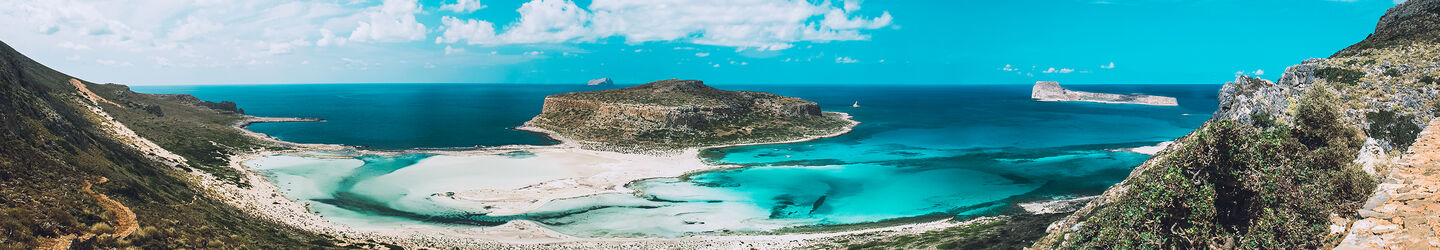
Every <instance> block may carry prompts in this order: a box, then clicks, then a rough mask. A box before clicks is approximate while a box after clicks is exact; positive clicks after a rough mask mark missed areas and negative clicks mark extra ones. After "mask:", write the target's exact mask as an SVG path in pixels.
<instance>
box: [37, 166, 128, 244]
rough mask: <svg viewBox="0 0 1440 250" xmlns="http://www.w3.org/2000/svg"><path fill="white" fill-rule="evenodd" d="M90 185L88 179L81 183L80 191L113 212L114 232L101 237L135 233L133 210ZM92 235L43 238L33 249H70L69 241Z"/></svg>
mask: <svg viewBox="0 0 1440 250" xmlns="http://www.w3.org/2000/svg"><path fill="white" fill-rule="evenodd" d="M106 181H109V179H106V178H105V177H100V180H99V181H96V182H97V183H102V184H103V183H105V182H106ZM90 187H91V185H90V181H85V184H83V185H81V186H80V191H83V192H85V194H88V195H90V197H91V198H95V201H96V202H99V203H100V206H101V207H104V208H105V210H109V211H110V213H112V214H115V221H113V222H114V224H115V232H114V233H110V234H105V235H101V237H111V238H116V239H124V238H125V237H129V236H130V234H131V233H135V229H136V228H140V222H139V221H136V220H135V212H132V211H130V208H128V207H125V205H123V204H120V202H118V201H115V200H111V199H110V197H107V196H105V194H101V193H96V192H95V191H94V190H90ZM93 237H95V234H92V233H86V234H85V235H82V236H76V235H74V234H70V235H65V236H60V237H59V238H45V239H40V244H39V246H36V247H35V249H37V250H64V249H70V244H71V243H74V242H75V240H81V241H84V240H89V239H90V238H93Z"/></svg>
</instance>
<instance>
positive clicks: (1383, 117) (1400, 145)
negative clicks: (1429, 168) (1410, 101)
mask: <svg viewBox="0 0 1440 250" xmlns="http://www.w3.org/2000/svg"><path fill="white" fill-rule="evenodd" d="M1365 121H1366V122H1369V123H1370V126H1369V127H1368V128H1366V129H1365V132H1366V133H1369V134H1370V137H1374V138H1376V139H1381V140H1385V141H1387V142H1390V146H1393V147H1395V148H1396V149H1399V150H1401V151H1404V150H1406V149H1409V148H1410V144H1414V143H1415V138H1416V137H1419V136H1420V125H1419V124H1415V122H1414V121H1415V116H1412V115H1406V114H1400V113H1396V112H1395V111H1392V110H1381V111H1376V112H1371V113H1368V114H1365Z"/></svg>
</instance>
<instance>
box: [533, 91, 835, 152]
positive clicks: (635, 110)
mask: <svg viewBox="0 0 1440 250" xmlns="http://www.w3.org/2000/svg"><path fill="white" fill-rule="evenodd" d="M852 124H853V122H852V121H850V120H849V119H848V117H847V116H846V115H844V114H842V113H832V112H821V111H820V105H818V104H816V103H815V102H812V101H806V100H803V99H800V98H794V97H786V96H780V95H775V94H770V93H762V92H750V91H726V90H719V89H715V88H711V87H710V86H706V85H705V84H704V83H703V82H701V81H695V80H677V79H671V80H663V81H657V82H651V83H647V84H644V85H640V86H635V87H629V88H622V89H612V90H601V91H589V92H575V93H566V94H559V95H551V96H547V97H545V104H544V107H543V108H542V111H541V113H540V115H538V116H535V118H534V119H532V120H530V121H529V122H527V123H526V125H527V127H528V128H529V129H531V130H535V128H538V129H540V130H542V131H546V132H554V135H557V136H559V137H563V138H565V139H572V140H577V142H578V143H579V144H581V146H583V147H586V148H592V149H601V150H610V151H619V152H639V153H655V152H667V151H678V150H683V149H687V148H697V147H710V146H719V145H730V144H746V143H773V142H783V141H791V140H798V139H805V138H813V137H815V136H821V135H829V134H836V133H840V132H843V131H845V130H846V129H847V128H849V127H850V126H851V125H852Z"/></svg>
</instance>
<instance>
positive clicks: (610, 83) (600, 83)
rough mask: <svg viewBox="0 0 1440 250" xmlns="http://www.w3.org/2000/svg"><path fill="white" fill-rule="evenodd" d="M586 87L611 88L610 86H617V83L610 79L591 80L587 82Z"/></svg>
mask: <svg viewBox="0 0 1440 250" xmlns="http://www.w3.org/2000/svg"><path fill="white" fill-rule="evenodd" d="M585 85H590V86H601V87H609V86H615V82H614V81H610V78H600V79H595V80H590V81H589V82H585Z"/></svg>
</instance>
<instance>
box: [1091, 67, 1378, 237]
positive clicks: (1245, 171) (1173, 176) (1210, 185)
mask: <svg viewBox="0 0 1440 250" xmlns="http://www.w3.org/2000/svg"><path fill="white" fill-rule="evenodd" d="M1336 99H1337V98H1336V97H1335V95H1334V94H1333V93H1330V91H1329V90H1326V89H1325V88H1316V89H1314V90H1312V91H1309V92H1307V93H1305V95H1304V96H1303V97H1302V98H1301V101H1300V104H1299V105H1300V107H1299V108H1298V110H1299V112H1298V114H1299V115H1298V116H1297V117H1296V126H1295V127H1294V128H1291V127H1288V126H1286V125H1273V127H1271V128H1268V129H1262V128H1257V127H1255V126H1250V125H1243V124H1237V123H1234V122H1231V121H1218V122H1211V123H1209V124H1207V125H1206V126H1205V127H1203V128H1201V129H1200V130H1198V131H1197V132H1196V133H1195V134H1193V135H1191V136H1188V137H1186V138H1184V139H1182V140H1181V142H1180V143H1179V144H1178V145H1180V148H1179V149H1178V151H1177V152H1175V153H1172V154H1166V155H1163V156H1160V157H1165V158H1163V160H1161V161H1159V162H1158V163H1157V164H1155V165H1153V166H1152V167H1150V168H1148V169H1143V170H1142V171H1143V172H1141V173H1139V174H1138V175H1137V176H1133V177H1131V179H1130V180H1128V181H1127V183H1130V186H1129V187H1128V192H1126V193H1125V194H1124V195H1123V196H1122V197H1120V198H1119V199H1118V200H1117V201H1115V202H1113V203H1110V204H1106V205H1105V206H1102V207H1099V208H1097V209H1095V210H1094V213H1092V214H1091V215H1090V216H1089V217H1087V218H1084V220H1083V222H1084V223H1083V224H1082V225H1083V226H1082V227H1081V228H1080V230H1078V231H1076V232H1073V233H1071V234H1070V235H1067V236H1068V237H1073V238H1071V239H1069V240H1068V241H1067V242H1066V243H1068V244H1067V245H1065V246H1064V247H1070V248H1115V247H1125V246H1141V247H1143V248H1185V249H1195V248H1206V247H1221V248H1237V247H1238V248H1267V249H1274V248H1282V249H1284V248H1292V249H1293V248H1302V249H1306V248H1319V247H1322V246H1324V245H1326V244H1328V243H1330V241H1333V240H1336V239H1334V238H1330V237H1327V236H1326V235H1327V234H1328V231H1327V230H1328V219H1329V218H1328V216H1329V215H1330V214H1332V213H1340V214H1345V213H1350V211H1354V209H1355V208H1356V207H1357V206H1358V204H1359V202H1360V201H1362V200H1364V199H1365V198H1366V196H1368V195H1369V193H1370V192H1371V191H1372V190H1373V189H1374V187H1375V185H1376V183H1375V181H1374V180H1373V179H1371V178H1369V176H1368V175H1366V174H1365V173H1364V172H1363V171H1361V170H1359V167H1358V166H1356V165H1354V164H1353V163H1351V161H1350V160H1351V159H1353V157H1354V155H1355V154H1356V153H1357V152H1358V150H1359V147H1360V142H1361V140H1360V137H1359V133H1358V130H1357V129H1355V128H1353V127H1352V126H1350V125H1347V124H1345V123H1342V122H1341V120H1340V119H1339V118H1340V117H1339V116H1340V112H1339V107H1338V105H1337V104H1336V102H1337V100H1336Z"/></svg>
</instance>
